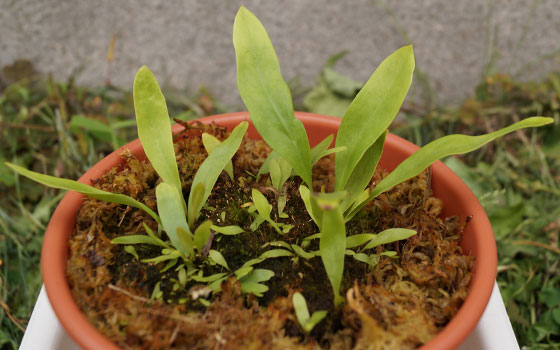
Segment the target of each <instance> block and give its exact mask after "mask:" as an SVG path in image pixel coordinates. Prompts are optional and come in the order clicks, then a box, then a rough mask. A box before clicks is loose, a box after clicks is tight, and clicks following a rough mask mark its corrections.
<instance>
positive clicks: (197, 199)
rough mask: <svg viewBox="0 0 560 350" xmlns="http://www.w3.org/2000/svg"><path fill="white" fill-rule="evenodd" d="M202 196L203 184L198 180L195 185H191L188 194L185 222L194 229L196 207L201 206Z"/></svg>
mask: <svg viewBox="0 0 560 350" xmlns="http://www.w3.org/2000/svg"><path fill="white" fill-rule="evenodd" d="M203 198H204V184H203V183H202V182H199V183H197V184H196V186H192V187H191V192H190V194H189V208H188V209H187V223H188V224H189V228H190V229H191V230H194V224H195V221H196V208H197V207H199V206H200V207H202V205H204V203H202V199H203Z"/></svg>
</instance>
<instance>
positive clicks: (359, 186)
mask: <svg viewBox="0 0 560 350" xmlns="http://www.w3.org/2000/svg"><path fill="white" fill-rule="evenodd" d="M386 135H387V130H385V132H384V133H382V134H381V136H379V138H378V139H377V141H375V143H374V144H373V145H372V146H371V147H370V148H368V150H367V151H366V153H365V154H364V155H363V157H362V159H360V161H359V162H358V164H356V168H355V169H354V171H353V172H352V174H351V175H350V178H349V179H348V182H346V186H345V188H344V189H345V190H346V191H347V192H348V198H347V199H346V200H345V201H344V202H342V210H343V211H345V210H346V209H348V207H350V206H352V205H353V204H354V202H355V201H356V199H358V198H360V197H361V196H360V195H361V194H362V193H363V191H364V188H366V187H367V185H368V184H369V182H370V181H371V178H372V177H373V173H374V172H375V168H377V163H379V159H381V154H382V153H383V145H384V144H385V136H386Z"/></svg>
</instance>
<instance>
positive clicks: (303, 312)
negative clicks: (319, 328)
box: [292, 292, 327, 334]
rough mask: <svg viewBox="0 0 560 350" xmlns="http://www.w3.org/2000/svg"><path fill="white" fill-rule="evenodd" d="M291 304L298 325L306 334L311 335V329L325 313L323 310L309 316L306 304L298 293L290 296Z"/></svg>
mask: <svg viewBox="0 0 560 350" xmlns="http://www.w3.org/2000/svg"><path fill="white" fill-rule="evenodd" d="M292 304H293V305H294V310H295V311H296V318H297V320H298V322H299V325H300V326H301V328H303V330H304V331H305V333H307V334H309V333H311V331H312V330H313V328H315V326H316V325H317V324H318V323H319V322H321V321H322V320H323V319H324V318H325V317H326V316H327V311H325V310H320V311H315V312H314V313H313V314H312V315H309V309H308V308H307V302H306V301H305V298H304V296H303V295H302V294H301V293H299V292H296V293H294V295H293V296H292Z"/></svg>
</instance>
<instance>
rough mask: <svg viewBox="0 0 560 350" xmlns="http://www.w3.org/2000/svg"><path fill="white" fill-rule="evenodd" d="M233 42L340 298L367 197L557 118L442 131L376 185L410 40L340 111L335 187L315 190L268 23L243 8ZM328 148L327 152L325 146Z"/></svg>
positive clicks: (263, 129) (251, 101) (253, 111)
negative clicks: (470, 131)
mask: <svg viewBox="0 0 560 350" xmlns="http://www.w3.org/2000/svg"><path fill="white" fill-rule="evenodd" d="M233 43H234V46H235V51H236V56H237V86H238V88H239V93H240V95H241V98H242V99H243V101H244V102H245V105H246V106H247V109H248V110H249V114H250V117H251V120H252V121H253V124H254V125H255V127H256V128H257V130H258V131H259V133H260V134H261V136H262V137H263V139H264V140H265V141H266V143H268V144H269V145H270V146H271V147H272V149H273V150H274V151H275V152H276V153H277V154H279V155H280V156H281V157H282V158H283V159H285V160H286V161H287V162H288V163H289V164H290V165H291V166H292V167H293V169H294V171H295V173H296V174H297V175H298V176H300V177H301V178H302V179H303V181H304V183H305V185H307V186H305V185H303V186H302V187H300V194H301V196H302V199H303V201H304V202H305V204H306V207H307V210H308V212H309V214H310V216H311V218H312V219H313V220H314V221H315V223H316V224H317V226H318V227H319V232H320V255H321V259H322V261H323V265H324V266H325V269H326V272H327V275H328V276H329V280H330V282H331V286H332V287H333V292H334V295H335V304H339V303H340V302H341V301H342V300H343V299H342V297H341V296H340V284H341V280H342V274H343V271H344V255H345V253H346V249H347V246H346V228H345V223H346V222H348V221H349V220H351V219H352V218H353V217H354V215H356V213H357V212H358V211H359V210H360V209H362V208H363V207H364V206H365V205H366V204H367V203H369V202H370V201H371V200H373V199H374V198H375V197H377V196H378V195H380V194H381V193H383V192H385V191H387V190H389V189H391V188H392V187H394V186H395V185H397V184H399V183H401V182H403V181H406V180H408V179H410V178H412V177H414V176H416V175H418V174H419V173H421V172H422V171H423V170H424V169H426V168H427V167H429V166H430V165H431V164H432V163H433V162H434V161H436V160H438V159H441V158H443V157H446V156H449V155H454V154H462V153H466V152H470V151H473V150H475V149H477V148H479V147H481V146H483V145H485V144H486V143H488V142H490V141H492V140H494V139H496V138H498V137H501V136H503V135H506V134H508V133H511V132H513V131H515V130H519V129H521V128H526V127H538V126H542V125H546V124H549V123H552V122H553V120H552V119H551V118H543V117H532V118H527V119H525V120H522V121H520V122H517V123H515V124H513V125H510V126H508V127H506V128H504V129H501V130H498V131H495V132H492V133H489V134H487V135H482V136H465V135H450V136H445V137H442V138H440V139H438V140H435V141H433V142H431V143H429V144H428V145H426V146H424V147H423V148H421V149H420V150H418V151H417V152H416V153H414V154H413V155H412V156H410V157H409V158H407V159H406V160H405V161H403V162H402V163H401V164H400V165H399V166H398V167H397V168H396V169H394V170H393V171H392V172H391V173H390V174H389V175H388V176H387V177H386V178H385V179H383V180H382V181H381V182H380V183H379V184H377V186H376V187H375V188H374V189H373V190H372V191H371V192H370V191H369V190H368V189H367V186H368V184H369V182H370V180H371V178H372V176H373V173H374V171H375V169H376V167H377V163H378V162H379V159H380V158H381V154H382V152H383V145H384V142H385V136H386V134H387V128H388V127H389V125H390V124H391V122H392V121H393V119H394V118H395V117H396V115H397V113H398V112H399V109H400V107H401V104H402V102H403V101H404V98H405V96H406V94H407V92H408V89H409V87H410V84H411V81H412V75H413V71H414V65H415V62H414V53H413V50H412V46H410V45H409V46H405V47H402V48H400V49H399V50H397V51H395V52H394V53H393V54H391V55H390V56H389V57H387V58H386V59H385V60H384V61H383V62H382V63H381V64H380V65H379V67H378V68H377V69H376V70H375V72H374V73H373V74H372V76H371V77H370V78H369V80H368V81H367V82H366V84H365V85H364V86H363V87H362V89H361V91H360V92H359V93H358V95H357V96H356V98H355V99H354V100H353V102H352V103H351V104H350V106H349V107H348V109H347V110H346V113H345V114H344V116H343V117H342V120H341V122H340V127H339V129H338V132H337V135H336V148H338V151H339V152H337V153H336V156H335V188H334V190H335V192H334V193H329V194H318V195H313V194H312V193H311V190H310V188H311V184H312V179H311V167H312V165H313V162H312V155H311V151H310V147H309V141H308V138H307V134H306V132H305V129H304V127H303V124H302V123H301V121H299V120H298V119H297V118H296V117H295V114H294V110H293V104H292V97H291V94H290V91H289V89H288V86H287V84H286V82H285V81H284V79H283V78H282V75H281V73H280V65H279V63H278V58H277V56H276V52H275V51H274V47H273V46H272V43H271V41H270V38H269V37H268V34H267V32H266V29H265V28H264V26H263V25H262V24H261V22H260V21H259V20H258V19H257V18H256V17H255V16H254V15H253V14H252V13H251V12H249V10H247V9H246V8H245V7H241V8H240V9H239V11H238V13H237V16H236V18H235V22H234V29H233ZM325 144H326V142H325ZM326 146H327V147H328V144H326ZM323 150H324V151H326V148H324V145H323ZM392 238H394V239H399V237H398V236H396V237H392ZM385 243H389V242H385ZM359 258H363V256H361V255H360V256H359ZM368 261H369V259H368Z"/></svg>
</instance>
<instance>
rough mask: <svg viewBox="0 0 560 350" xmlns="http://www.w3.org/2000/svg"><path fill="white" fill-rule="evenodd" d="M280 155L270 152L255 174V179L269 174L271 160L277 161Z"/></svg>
mask: <svg viewBox="0 0 560 350" xmlns="http://www.w3.org/2000/svg"><path fill="white" fill-rule="evenodd" d="M278 158H280V155H279V154H278V153H276V152H274V151H272V152H270V153H269V154H268V156H267V157H266V159H265V160H264V162H263V163H262V165H261V167H260V168H259V172H258V173H257V179H258V178H259V177H260V176H261V175H264V174H268V173H269V172H270V161H271V160H272V159H278Z"/></svg>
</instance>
